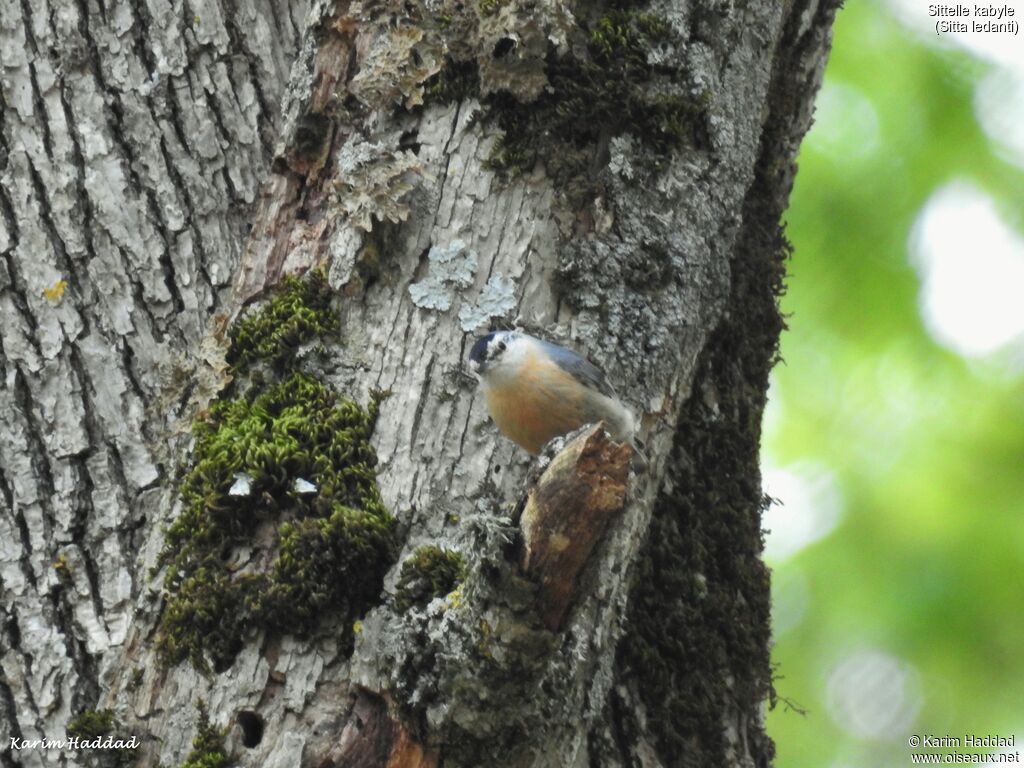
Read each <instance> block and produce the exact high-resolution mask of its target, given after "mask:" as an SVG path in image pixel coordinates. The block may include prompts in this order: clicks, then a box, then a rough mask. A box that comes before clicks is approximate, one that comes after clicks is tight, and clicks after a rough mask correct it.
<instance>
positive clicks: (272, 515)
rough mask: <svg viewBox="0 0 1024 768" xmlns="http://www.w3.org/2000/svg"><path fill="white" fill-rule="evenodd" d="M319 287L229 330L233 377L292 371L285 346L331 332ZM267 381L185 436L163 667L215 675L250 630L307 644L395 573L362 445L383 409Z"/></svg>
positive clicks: (314, 388) (309, 284)
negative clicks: (250, 365)
mask: <svg viewBox="0 0 1024 768" xmlns="http://www.w3.org/2000/svg"><path fill="white" fill-rule="evenodd" d="M325 285H326V283H325V282H324V280H323V276H322V274H319V273H314V274H313V275H312V276H310V277H307V278H306V279H304V280H299V279H297V278H286V279H285V287H284V290H283V291H282V292H281V294H280V295H279V296H277V297H276V298H275V299H273V300H272V301H271V302H270V303H269V304H268V305H267V306H265V307H263V308H262V309H260V310H259V311H257V312H255V313H254V314H253V315H252V316H251V317H250V318H249V319H247V320H244V321H242V323H241V325H244V326H245V327H244V329H242V330H239V329H238V328H237V327H236V328H235V329H234V330H233V331H232V334H231V338H232V339H233V342H232V343H233V344H234V343H239V344H243V351H242V352H237V351H235V348H234V346H232V355H230V356H229V357H230V359H232V360H234V361H235V366H236V376H241V375H242V374H244V373H245V365H246V363H247V362H249V361H251V360H253V359H256V358H257V357H259V358H263V359H267V360H269V361H271V362H273V363H282V362H285V361H290V362H294V357H291V358H289V357H287V356H286V355H287V354H289V353H287V352H285V351H283V350H284V348H285V347H287V348H288V349H293V348H294V344H295V343H296V342H297V341H301V340H306V339H308V338H312V335H314V334H316V333H319V332H320V331H321V330H322V329H324V328H333V327H335V326H336V320H335V319H334V314H333V312H332V311H331V309H330V307H329V305H328V304H327V302H326V298H325V293H324V291H325ZM275 370H279V369H275ZM278 375H281V376H284V378H283V380H281V381H277V382H274V383H268V382H267V381H266V380H265V379H264V378H263V377H260V380H259V383H258V384H255V385H254V386H252V387H251V388H250V389H249V390H248V391H247V392H246V393H244V394H239V395H236V396H233V397H232V396H229V394H230V393H225V394H224V395H223V396H222V397H221V399H220V400H218V401H216V402H215V403H214V404H213V405H212V406H211V407H210V408H209V409H208V411H207V412H206V413H204V414H203V415H202V416H201V417H200V418H198V419H197V420H196V421H195V423H194V424H193V434H194V436H195V446H194V448H193V453H192V461H191V464H190V468H189V469H188V471H187V473H186V474H185V476H184V478H183V480H182V482H181V489H180V490H181V496H182V501H183V504H184V509H183V511H182V512H181V514H180V515H179V517H178V518H177V519H176V520H175V521H174V523H173V524H172V525H171V526H170V527H169V528H168V530H167V531H166V535H165V541H164V547H163V550H162V551H161V554H160V557H159V561H158V564H159V565H160V566H166V567H167V571H166V574H165V577H164V589H165V596H166V605H165V608H164V611H163V613H162V614H161V617H160V634H159V636H158V640H157V647H158V650H159V652H160V655H161V658H162V659H163V661H164V662H165V663H167V664H175V663H178V662H180V661H183V660H184V659H189V660H190V661H191V662H192V663H193V665H195V666H196V667H197V668H198V669H200V670H203V671H208V670H209V668H210V662H212V664H213V668H214V669H216V670H222V669H225V668H226V667H227V666H229V665H230V664H231V663H232V661H233V660H234V658H235V656H236V655H237V653H238V651H239V650H240V649H241V647H242V645H243V642H244V638H245V635H246V634H247V633H248V632H249V631H250V630H254V629H262V628H268V629H270V630H276V631H279V632H282V633H296V634H300V635H305V634H309V633H311V632H312V631H313V629H314V628H315V626H316V624H317V622H318V620H319V619H320V617H321V616H324V615H333V616H336V617H340V618H341V619H342V620H343V621H342V624H343V626H346V627H349V628H351V626H352V622H353V620H354V619H356V618H358V617H359V616H360V615H361V614H362V613H364V612H365V611H366V609H367V608H368V607H369V606H370V605H372V604H373V603H374V601H375V600H376V599H377V598H378V597H379V595H380V593H381V587H382V582H383V578H384V574H385V573H386V571H387V569H388V568H389V567H390V565H391V563H392V562H393V561H394V558H395V550H396V546H395V520H394V518H393V517H392V516H391V515H390V514H389V513H388V511H387V510H386V509H385V508H384V505H383V503H382V501H381V498H380V491H379V489H378V487H377V481H376V475H375V471H374V466H375V464H376V456H375V454H374V452H373V449H372V447H371V446H370V443H369V439H370V435H371V433H372V431H373V426H374V422H375V420H376V415H377V408H378V405H379V402H380V399H381V397H382V396H375V397H374V398H372V400H371V402H370V404H369V405H368V406H367V407H365V408H364V407H362V406H360V405H359V404H357V403H355V402H354V401H352V400H348V399H345V398H342V397H339V396H338V395H337V394H336V393H335V392H334V391H333V390H331V389H330V388H329V387H327V386H326V385H325V384H323V383H322V382H320V381H319V380H318V379H316V378H315V377H313V376H310V375H308V374H306V373H303V372H301V371H292V372H290V373H288V372H286V371H281V372H280V373H273V376H274V377H275V378H276V377H277V376H278ZM236 387H237V385H236ZM346 639H347V640H348V641H349V642H351V639H352V635H351V629H349V630H348V633H347V636H346Z"/></svg>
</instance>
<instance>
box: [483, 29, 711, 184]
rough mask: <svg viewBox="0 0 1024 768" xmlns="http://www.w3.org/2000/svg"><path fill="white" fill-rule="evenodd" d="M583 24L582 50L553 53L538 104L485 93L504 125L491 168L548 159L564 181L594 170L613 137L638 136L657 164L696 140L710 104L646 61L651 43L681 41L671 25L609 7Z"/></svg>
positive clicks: (520, 167)
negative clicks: (597, 156) (600, 150)
mask: <svg viewBox="0 0 1024 768" xmlns="http://www.w3.org/2000/svg"><path fill="white" fill-rule="evenodd" d="M581 26H582V27H583V29H584V32H585V35H586V43H585V45H584V46H581V48H582V50H580V49H577V54H575V55H568V56H564V57H562V58H554V56H552V57H551V58H550V59H549V61H548V65H547V75H548V80H549V82H550V87H549V88H548V89H546V90H545V92H544V93H543V94H542V95H541V96H540V97H539V98H538V99H537V100H536V101H535V102H533V103H532V104H525V105H524V104H520V103H519V102H517V101H516V100H515V99H513V98H511V97H509V96H507V95H502V94H498V95H494V96H490V97H488V99H487V112H486V114H485V116H484V119H489V120H493V121H494V122H495V123H496V124H497V125H498V126H499V127H500V128H501V129H502V131H503V136H502V138H501V139H500V140H499V141H498V142H497V143H496V145H495V148H494V150H493V152H492V154H491V156H490V158H489V160H488V166H489V167H490V168H491V169H492V170H496V171H500V172H506V173H509V172H522V171H526V170H529V169H530V168H531V167H532V166H533V165H534V163H535V162H536V161H537V160H538V159H543V160H544V161H545V163H546V165H547V166H548V169H549V172H551V173H552V175H553V176H555V177H556V180H557V179H560V180H561V181H563V182H564V181H565V179H566V178H567V177H570V176H577V175H581V174H584V173H587V172H590V169H592V167H593V165H594V159H595V156H594V152H595V149H596V148H597V147H598V146H600V145H601V144H602V143H603V142H605V141H606V140H607V139H608V138H611V137H614V136H620V135H622V134H626V133H628V134H631V135H633V136H635V137H636V138H637V139H638V140H640V142H641V143H642V144H643V145H644V146H645V147H647V148H648V149H649V150H650V155H651V158H652V161H653V164H654V165H655V166H657V165H660V164H661V163H662V162H663V161H664V160H665V158H667V157H668V155H669V154H670V153H671V152H672V151H673V150H674V149H676V148H678V147H680V146H683V145H684V144H686V143H695V142H696V140H697V136H698V135H699V132H698V128H699V125H700V120H699V118H700V116H701V114H702V112H703V110H704V108H705V106H706V105H704V104H701V103H699V102H697V101H695V100H693V99H691V98H689V97H688V96H687V95H686V94H685V93H684V92H682V89H681V87H680V85H681V84H682V83H684V82H685V72H683V71H682V70H681V69H680V68H678V67H675V66H661V65H655V64H650V63H649V62H648V54H649V53H650V51H651V50H652V49H654V48H656V47H658V46H659V45H664V44H671V43H673V42H678V41H675V40H674V37H675V35H674V33H673V32H672V30H671V28H670V27H669V25H668V24H667V23H666V22H664V21H663V20H661V19H659V18H658V17H656V16H654V15H653V14H650V13H645V12H641V11H636V10H612V11H609V12H607V13H606V14H604V15H603V16H601V17H599V18H597V19H596V20H593V21H591V22H589V23H588V22H587V21H586V20H585V19H584V20H582V21H581Z"/></svg>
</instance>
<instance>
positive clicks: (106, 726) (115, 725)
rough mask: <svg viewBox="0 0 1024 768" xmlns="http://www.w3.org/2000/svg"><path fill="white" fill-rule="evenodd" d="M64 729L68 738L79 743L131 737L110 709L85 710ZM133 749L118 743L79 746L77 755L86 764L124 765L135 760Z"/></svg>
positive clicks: (107, 767)
mask: <svg viewBox="0 0 1024 768" xmlns="http://www.w3.org/2000/svg"><path fill="white" fill-rule="evenodd" d="M66 731H67V735H68V737H69V738H77V739H79V741H80V742H91V741H94V740H95V739H103V740H106V739H107V738H113V739H114V740H115V741H123V742H128V741H130V739H131V738H132V734H131V733H130V732H126V731H125V728H124V726H123V725H122V724H121V721H120V720H118V719H117V717H116V716H115V715H114V712H113V710H110V709H87V710H85V711H83V712H82V713H80V714H79V715H78V716H77V717H75V718H74V719H72V720H71V722H69V723H68V726H67V729H66ZM135 752H136V750H135V749H134V748H130V747H128V748H126V747H123V746H118V747H112V748H110V749H106V748H103V747H99V748H92V747H90V748H88V749H81V750H80V752H79V754H80V755H81V757H82V760H83V761H84V763H85V764H86V765H92V766H97V767H98V768H125V766H128V765H131V764H132V762H133V761H134V760H135Z"/></svg>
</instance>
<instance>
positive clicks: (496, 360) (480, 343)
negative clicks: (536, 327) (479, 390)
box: [469, 331, 524, 378]
mask: <svg viewBox="0 0 1024 768" xmlns="http://www.w3.org/2000/svg"><path fill="white" fill-rule="evenodd" d="M523 343H524V337H523V336H522V335H521V334H519V333H516V332H515V331H494V332H493V333H488V334H487V335H486V336H481V337H480V338H479V339H477V340H476V343H475V344H473V348H472V349H471V350H470V352H469V366H470V368H471V369H472V370H473V373H475V374H476V375H477V376H478V377H479V378H483V377H484V376H488V375H490V374H493V373H499V372H500V371H501V370H502V369H503V368H506V367H508V366H509V365H511V364H513V363H515V361H516V360H517V359H518V358H519V357H520V356H521V352H522V350H521V349H520V347H521V346H522V345H523Z"/></svg>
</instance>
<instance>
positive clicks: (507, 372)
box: [469, 331, 635, 454]
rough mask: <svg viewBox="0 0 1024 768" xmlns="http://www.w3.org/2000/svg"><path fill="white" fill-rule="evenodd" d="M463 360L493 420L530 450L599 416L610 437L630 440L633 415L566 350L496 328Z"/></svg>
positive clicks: (592, 369) (591, 368) (593, 370)
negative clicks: (468, 363) (475, 381)
mask: <svg viewBox="0 0 1024 768" xmlns="http://www.w3.org/2000/svg"><path fill="white" fill-rule="evenodd" d="M469 359H470V366H471V367H472V369H473V372H474V373H476V375H477V377H478V378H479V379H480V385H481V387H482V388H483V391H484V396H485V397H486V399H487V410H488V411H490V413H491V418H492V419H494V423H495V424H497V425H498V429H500V430H501V431H502V432H504V433H505V435H506V436H508V437H509V438H511V439H512V441H513V442H516V443H518V444H519V445H521V446H522V447H523V448H525V449H526V450H528V451H529V452H530V453H532V454H538V453H540V451H541V449H542V448H543V447H544V444H545V443H546V442H547V441H548V440H551V439H552V438H555V437H559V436H561V435H565V434H568V433H569V432H572V431H573V430H574V429H578V428H579V427H582V426H583V425H584V424H590V423H597V422H598V421H602V420H603V421H604V423H605V425H606V426H607V429H608V432H609V433H610V434H611V436H612V438H613V439H615V440H617V441H619V442H627V441H629V442H633V433H634V431H635V424H634V422H633V414H631V413H630V412H629V410H627V409H626V407H625V406H624V405H623V404H622V403H621V402H619V399H618V397H616V395H615V392H614V390H612V388H611V386H610V385H609V384H608V380H607V379H606V378H605V375H604V373H602V372H601V369H600V368H598V367H597V366H595V365H594V364H593V363H591V362H590V361H588V360H584V359H583V358H582V357H580V356H579V355H577V354H576V353H575V352H573V351H572V350H569V349H565V348H564V347H559V346H558V345H557V344H551V343H550V342H547V341H543V340H541V339H536V338H534V337H533V336H527V335H526V334H525V333H520V332H518V331H497V332H495V333H488V334H487V335H486V336H482V337H481V338H479V339H477V340H476V343H475V344H474V345H473V349H472V350H471V351H470V353H469Z"/></svg>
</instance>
